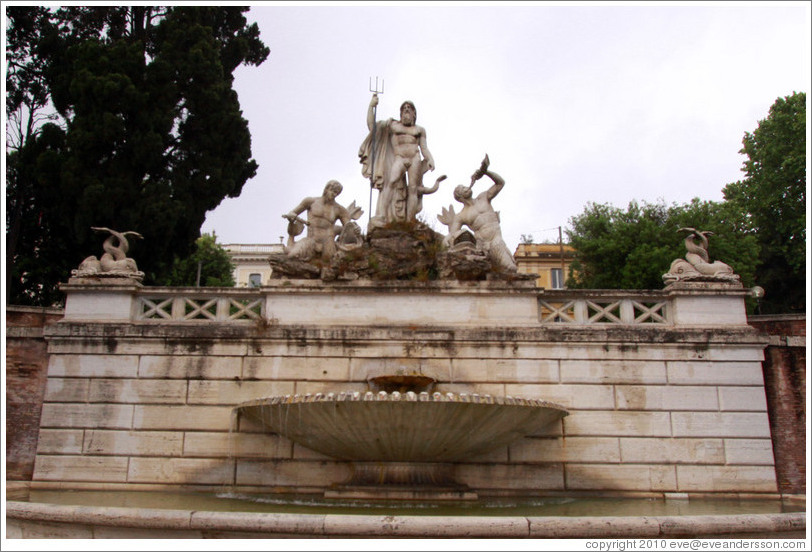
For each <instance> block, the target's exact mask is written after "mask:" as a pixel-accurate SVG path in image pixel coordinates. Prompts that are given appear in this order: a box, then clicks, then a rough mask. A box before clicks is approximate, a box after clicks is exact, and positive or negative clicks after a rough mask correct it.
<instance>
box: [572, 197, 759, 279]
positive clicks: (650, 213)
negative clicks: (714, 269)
mask: <svg viewBox="0 0 812 552" xmlns="http://www.w3.org/2000/svg"><path fill="white" fill-rule="evenodd" d="M740 218H741V217H739V216H738V214H737V213H736V212H735V211H733V210H731V209H730V208H729V206H727V205H725V204H723V203H717V202H713V201H701V200H699V199H693V200H692V201H691V202H690V203H688V204H685V205H677V204H673V205H670V206H668V205H666V204H665V203H663V202H659V203H653V204H650V203H646V202H643V203H638V202H636V201H633V202H631V203H630V204H629V206H628V208H627V209H626V210H623V209H620V208H617V207H613V206H611V205H607V204H595V203H589V204H588V205H587V206H586V208H585V209H584V212H583V213H582V214H580V215H578V216H575V217H573V218H571V219H570V226H571V227H570V228H568V229H567V237H568V239H569V243H570V245H571V246H572V247H573V248H574V249H575V250H576V254H575V260H574V261H573V263H572V270H571V277H570V278H569V280H568V281H567V285H568V286H569V287H572V288H591V289H661V288H662V287H663V279H662V276H663V274H665V273H666V272H668V269H669V267H670V266H671V262H672V261H673V260H674V259H678V258H683V257H684V256H685V253H686V249H685V245H684V237H685V234H680V233H679V229H680V228H685V227H693V228H697V229H698V230H703V231H705V230H708V231H711V232H713V233H714V236H713V237H712V238H711V240H710V244H709V247H708V249H709V254H710V256H711V259H712V260H720V261H722V262H725V263H727V264H729V265H731V266H732V267H733V269H734V270H735V272H736V273H737V274H739V275H740V276H741V277H742V283H743V284H744V285H745V286H751V285H753V274H754V269H755V263H756V258H757V255H758V246H757V244H756V240H755V237H754V236H752V235H748V234H745V233H743V232H741V226H742V221H741V220H740Z"/></svg>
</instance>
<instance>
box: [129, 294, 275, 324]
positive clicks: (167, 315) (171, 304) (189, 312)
mask: <svg viewBox="0 0 812 552" xmlns="http://www.w3.org/2000/svg"><path fill="white" fill-rule="evenodd" d="M264 316H265V296H264V295H262V294H261V293H259V292H258V291H255V290H250V289H249V290H243V289H237V288H235V289H223V288H218V289H209V290H207V291H201V290H200V289H199V288H194V289H188V288H163V289H155V290H147V291H145V292H144V293H142V294H139V295H138V296H137V298H136V307H135V319H136V320H139V321H153V320H154V321H164V320H174V321H217V322H227V321H239V320H261V319H263V318H264Z"/></svg>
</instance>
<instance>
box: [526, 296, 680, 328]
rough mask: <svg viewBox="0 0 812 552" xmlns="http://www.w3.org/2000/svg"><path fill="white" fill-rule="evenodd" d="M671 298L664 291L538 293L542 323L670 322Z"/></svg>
mask: <svg viewBox="0 0 812 552" xmlns="http://www.w3.org/2000/svg"><path fill="white" fill-rule="evenodd" d="M670 316H671V313H670V300H669V298H668V297H667V296H666V294H665V293H664V292H658V291H647V292H642V293H635V292H630V291H628V290H623V291H616V290H600V291H595V290H555V291H552V290H551V291H547V290H545V291H543V292H542V293H540V294H539V321H540V322H541V323H542V324H553V323H562V324H651V325H669V324H671V323H672V321H671V319H670Z"/></svg>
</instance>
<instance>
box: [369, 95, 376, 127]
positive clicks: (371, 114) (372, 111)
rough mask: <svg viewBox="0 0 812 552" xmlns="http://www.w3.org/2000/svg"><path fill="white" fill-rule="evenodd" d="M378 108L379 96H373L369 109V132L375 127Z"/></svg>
mask: <svg viewBox="0 0 812 552" xmlns="http://www.w3.org/2000/svg"><path fill="white" fill-rule="evenodd" d="M377 106H378V95H377V94H373V95H372V99H371V100H370V101H369V109H367V127H368V128H369V131H370V132H372V129H373V128H374V127H375V108H376V107H377Z"/></svg>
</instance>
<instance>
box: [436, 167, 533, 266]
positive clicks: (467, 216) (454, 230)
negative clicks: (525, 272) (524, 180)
mask: <svg viewBox="0 0 812 552" xmlns="http://www.w3.org/2000/svg"><path fill="white" fill-rule="evenodd" d="M489 166H490V160H489V159H488V156H487V155H486V156H485V159H484V160H483V161H482V165H481V166H480V168H479V169H478V170H477V171H476V172H475V173H474V174H473V175H472V176H471V184H470V185H469V186H462V185H460V186H457V187H456V188H455V189H454V199H456V200H457V201H459V202H460V203H462V204H463V208H462V211H460V212H459V213H454V207H453V206H450V207H449V208H448V209H443V214H442V215H439V216H438V217H437V218H438V220H439V221H440V222H442V223H443V224H445V225H447V226H448V236H446V238H445V245H446V246H450V245H452V244H454V243H455V241H456V240H457V238H458V237H460V235H461V234H463V233H465V232H466V230H465V229H464V228H463V226H467V227H468V228H470V229H471V231H473V233H474V238H475V239H476V247H477V249H480V250H482V251H484V252H485V254H486V255H487V257H488V259H489V260H490V262H491V264H492V266H493V267H494V268H495V269H497V270H498V271H501V272H509V273H515V272H517V267H516V262H515V261H514V260H513V255H512V254H511V253H510V250H509V249H508V247H507V244H505V240H504V239H503V238H502V229H501V227H500V225H499V213H497V212H496V211H494V209H493V206H492V205H491V200H493V198H494V197H496V195H497V194H498V193H499V192H500V191H501V190H502V188H504V186H505V180H504V179H503V178H502V177H501V176H499V175H498V174H496V173H495V172H493V171H491V170H489V168H488V167H489ZM486 175H487V176H488V178H490V179H491V180H492V181H493V186H491V187H490V188H488V189H487V190H485V191H484V192H482V193H480V194H479V195H478V196H476V197H474V196H473V192H472V188H473V186H474V183H476V181H477V180H479V179H480V178H482V177H483V176H486Z"/></svg>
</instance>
